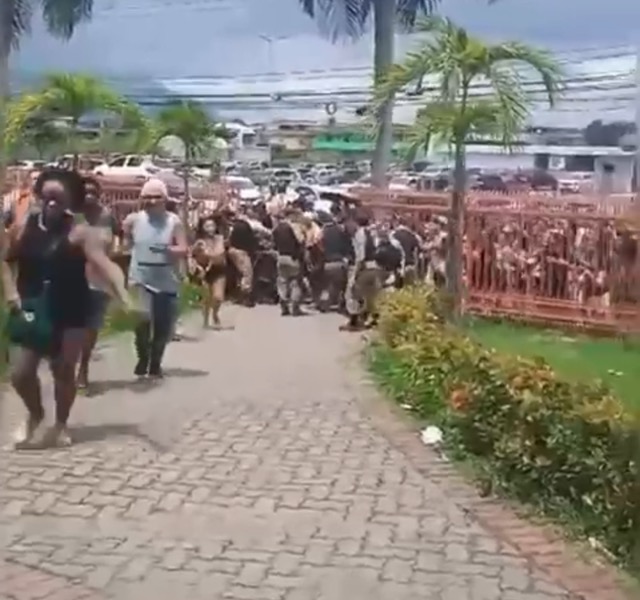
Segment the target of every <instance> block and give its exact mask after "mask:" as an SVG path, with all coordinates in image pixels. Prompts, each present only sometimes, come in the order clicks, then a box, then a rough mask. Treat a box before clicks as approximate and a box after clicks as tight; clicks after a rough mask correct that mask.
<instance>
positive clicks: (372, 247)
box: [340, 210, 380, 331]
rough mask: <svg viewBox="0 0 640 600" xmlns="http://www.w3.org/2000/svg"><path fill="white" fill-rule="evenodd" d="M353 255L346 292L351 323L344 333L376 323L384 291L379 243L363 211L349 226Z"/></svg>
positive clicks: (346, 326)
mask: <svg viewBox="0 0 640 600" xmlns="http://www.w3.org/2000/svg"><path fill="white" fill-rule="evenodd" d="M349 229H350V230H351V231H353V235H352V238H351V242H352V246H353V254H352V258H351V261H350V264H349V269H348V277H347V289H346V293H345V300H346V309H347V314H348V316H349V320H348V322H347V323H346V324H345V325H343V326H342V327H341V328H340V329H341V330H342V331H359V330H361V329H363V328H364V327H365V326H366V325H367V320H368V319H370V318H371V319H373V320H375V301H376V297H377V295H378V292H379V290H380V269H379V267H378V263H377V262H376V244H375V240H374V237H373V233H372V232H371V231H370V229H369V215H368V214H367V213H366V212H364V211H362V210H359V211H358V212H357V213H356V215H355V218H354V221H353V222H351V223H349Z"/></svg>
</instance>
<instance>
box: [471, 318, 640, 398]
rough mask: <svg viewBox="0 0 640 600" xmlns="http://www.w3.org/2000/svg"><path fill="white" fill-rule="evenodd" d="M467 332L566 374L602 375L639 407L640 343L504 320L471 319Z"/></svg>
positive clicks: (576, 376)
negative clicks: (540, 360) (580, 334)
mask: <svg viewBox="0 0 640 600" xmlns="http://www.w3.org/2000/svg"><path fill="white" fill-rule="evenodd" d="M467 331H468V333H469V335H470V336H471V337H472V338H474V339H476V340H478V341H479V342H480V343H482V344H483V345H484V346H486V347H489V348H494V349H495V350H497V351H499V352H504V353H507V354H517V355H519V356H523V357H537V356H541V357H543V358H544V359H545V360H546V361H547V362H548V363H549V364H550V365H551V366H552V367H553V368H554V369H556V370H557V372H558V373H559V374H561V375H563V376H565V377H567V378H570V379H574V380H580V381H588V380H594V379H601V380H603V381H604V382H606V383H607V384H608V385H609V386H610V387H611V389H612V390H613V391H614V393H616V394H617V395H618V396H619V397H620V398H621V399H622V400H624V401H625V402H627V403H628V404H629V406H635V407H637V408H638V409H640V344H639V343H638V342H635V343H633V344H632V345H630V346H629V347H625V346H624V345H623V344H622V342H621V341H620V340H616V339H606V338H591V337H587V336H570V335H567V334H565V333H563V332H560V331H555V330H546V329H540V328H534V327H527V326H524V325H518V324H513V323H507V322H492V321H487V320H480V319H474V320H473V321H470V322H469V323H468V326H467Z"/></svg>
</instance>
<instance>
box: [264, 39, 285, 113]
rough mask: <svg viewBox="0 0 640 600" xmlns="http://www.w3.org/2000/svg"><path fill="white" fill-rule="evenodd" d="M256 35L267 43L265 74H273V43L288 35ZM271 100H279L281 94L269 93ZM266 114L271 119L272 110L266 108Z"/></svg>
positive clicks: (274, 71)
mask: <svg viewBox="0 0 640 600" xmlns="http://www.w3.org/2000/svg"><path fill="white" fill-rule="evenodd" d="M258 37H259V38H260V39H261V40H262V41H263V42H265V43H266V44H267V71H268V73H267V74H268V75H274V74H275V73H276V68H275V54H274V44H276V43H277V42H280V41H282V40H286V39H287V38H289V37H290V36H288V35H263V34H260V35H258ZM271 100H272V101H273V102H279V101H280V100H282V94H281V93H280V92H274V93H273V94H271ZM267 114H268V115H269V120H270V121H273V116H274V115H273V112H272V111H271V110H270V109H267Z"/></svg>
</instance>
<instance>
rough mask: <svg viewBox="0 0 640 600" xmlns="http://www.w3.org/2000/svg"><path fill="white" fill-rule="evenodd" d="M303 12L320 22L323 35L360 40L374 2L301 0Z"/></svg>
mask: <svg viewBox="0 0 640 600" xmlns="http://www.w3.org/2000/svg"><path fill="white" fill-rule="evenodd" d="M300 5H301V7H302V10H303V11H304V12H305V13H306V14H307V15H309V16H310V17H312V18H313V19H314V20H316V21H317V22H318V26H319V28H320V31H321V33H322V34H323V35H325V36H326V37H328V38H329V39H330V40H331V41H333V42H335V41H336V40H338V39H339V38H343V37H349V38H352V39H356V38H359V37H360V36H361V35H362V34H363V33H364V30H365V27H366V24H367V21H368V19H369V15H370V14H371V8H372V0H300Z"/></svg>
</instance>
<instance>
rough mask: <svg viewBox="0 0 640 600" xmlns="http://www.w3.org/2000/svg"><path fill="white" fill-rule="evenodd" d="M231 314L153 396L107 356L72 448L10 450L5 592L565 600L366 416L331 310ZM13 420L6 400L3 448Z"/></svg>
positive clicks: (0, 585) (126, 360)
mask: <svg viewBox="0 0 640 600" xmlns="http://www.w3.org/2000/svg"><path fill="white" fill-rule="evenodd" d="M223 318H225V319H228V320H229V321H233V322H235V324H236V329H235V331H229V332H226V331H225V332H218V333H207V334H201V333H198V335H199V336H200V337H199V339H196V340H195V341H184V342H180V343H175V344H173V343H172V344H171V345H170V347H169V349H168V356H167V377H166V379H165V381H163V382H162V384H161V385H157V386H153V387H150V388H148V389H147V388H142V387H140V386H136V385H135V384H133V383H132V382H131V365H132V352H131V340H130V339H124V340H120V341H116V342H113V343H112V346H111V348H103V349H101V350H100V355H101V360H100V361H97V362H96V363H95V364H94V365H93V376H94V378H95V380H96V381H97V382H99V384H98V386H97V387H98V389H102V390H105V392H104V393H103V394H102V393H99V394H97V395H95V396H91V395H89V396H87V397H81V398H79V399H78V402H77V405H76V407H75V409H74V414H73V429H74V431H75V434H76V437H77V438H78V443H77V444H76V445H75V446H74V447H72V448H70V449H68V450H60V451H53V452H38V453H24V454H21V453H16V452H10V451H1V453H0V459H1V460H2V464H3V469H2V471H1V472H0V539H2V540H3V544H4V547H3V557H5V558H6V559H7V560H8V561H9V562H0V590H1V591H0V597H1V598H2V600H5V598H6V599H7V600H41V599H42V600H111V599H117V600H134V599H135V600H176V599H177V598H190V600H213V599H216V600H217V599H222V598H226V599H230V600H234V599H235V600H243V599H246V600H250V599H257V600H271V599H273V600H320V599H322V598H325V599H326V598H331V600H336V599H340V598H348V599H349V600H417V599H418V598H419V599H421V600H431V599H433V600H561V599H564V598H565V597H566V589H565V588H564V587H563V585H561V584H560V583H559V582H558V581H556V580H555V579H550V576H549V575H548V574H546V573H542V572H541V571H539V570H537V569H536V568H535V567H534V566H532V565H531V560H530V557H529V556H523V555H522V554H520V553H519V552H518V550H517V549H515V547H514V546H509V545H508V544H505V542H504V540H503V539H501V538H499V537H498V536H497V535H495V534H494V533H492V531H491V530H490V529H489V528H485V527H484V526H483V525H482V524H481V523H480V522H479V521H476V520H475V519H474V518H473V517H472V516H471V517H470V516H469V515H468V514H467V512H465V510H462V509H461V508H460V506H465V503H466V502H468V500H469V498H470V496H469V491H468V490H465V489H464V486H458V487H456V490H457V491H456V492H455V493H452V492H450V491H449V490H445V489H444V488H443V481H444V479H442V477H443V476H442V475H441V474H442V473H446V472H448V471H447V469H448V467H447V468H443V467H442V466H441V465H439V464H437V463H436V462H435V459H434V458H433V457H431V455H429V454H427V453H426V451H424V452H425V453H424V455H423V456H422V457H421V458H420V460H419V463H420V464H423V463H424V464H425V465H427V467H428V468H429V469H432V471H433V473H438V475H437V476H434V477H430V476H428V475H425V474H424V473H423V472H422V471H420V470H418V468H417V463H416V461H415V460H414V459H410V457H409V456H408V455H406V453H405V450H404V449H403V448H402V446H401V444H400V441H401V440H400V437H398V439H395V438H394V437H393V435H394V434H386V433H383V432H381V431H380V430H379V429H378V428H376V427H374V424H373V422H372V420H371V419H370V414H373V413H370V412H368V411H373V405H374V403H375V402H377V400H375V399H371V398H370V396H366V399H364V398H365V395H368V394H369V392H368V391H367V388H366V386H364V384H363V383H362V381H361V379H362V377H361V374H362V371H361V366H360V365H359V364H358V361H359V356H358V353H359V350H360V345H361V342H360V340H359V339H358V337H357V336H356V337H352V336H348V335H347V336H345V335H340V334H338V332H337V326H338V324H339V323H340V319H339V318H337V317H335V316H332V315H319V316H314V317H308V318H306V319H300V320H296V319H282V318H280V317H279V315H278V312H277V310H276V309H274V308H271V307H258V308H256V309H255V310H246V309H239V308H236V307H227V306H225V307H224V309H223ZM43 380H44V395H45V398H46V399H47V401H49V399H50V397H51V383H50V381H49V380H48V379H47V376H46V375H45V374H44V373H43ZM21 419H22V411H21V408H20V406H19V403H18V402H17V401H16V399H15V397H12V396H11V395H9V397H8V398H6V403H5V405H4V406H3V407H2V414H1V415H0V423H2V430H0V446H3V445H4V444H5V443H6V441H8V436H9V435H10V434H11V432H12V431H13V430H14V428H15V426H16V424H18V423H19V422H20V420H21ZM398 435H400V434H398ZM401 435H402V436H405V437H406V433H402V434H401ZM403 439H404V438H403ZM411 439H413V440H414V441H415V437H414V436H413V435H411ZM513 524H514V526H517V527H520V528H522V527H527V525H526V524H524V525H523V523H522V522H520V521H517V520H514V522H513ZM548 564H551V563H550V562H548ZM587 600H604V597H603V598H602V599H601V598H599V597H598V596H596V595H594V596H593V598H587Z"/></svg>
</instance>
